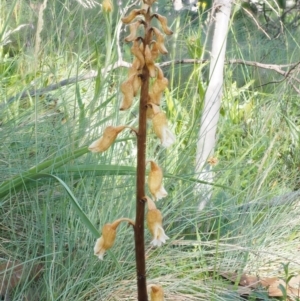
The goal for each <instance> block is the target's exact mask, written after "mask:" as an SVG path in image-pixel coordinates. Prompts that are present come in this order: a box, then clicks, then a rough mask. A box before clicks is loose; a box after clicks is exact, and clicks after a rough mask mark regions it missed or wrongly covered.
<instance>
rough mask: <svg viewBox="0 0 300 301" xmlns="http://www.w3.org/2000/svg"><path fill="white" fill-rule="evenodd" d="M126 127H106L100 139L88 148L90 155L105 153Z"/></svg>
mask: <svg viewBox="0 0 300 301" xmlns="http://www.w3.org/2000/svg"><path fill="white" fill-rule="evenodd" d="M126 127H127V126H126V125H120V126H108V127H107V128H106V129H105V130H104V132H103V135H102V137H101V138H100V139H98V140H96V141H94V142H93V143H92V144H91V145H90V146H89V150H90V151H91V152H92V153H98V152H104V151H106V150H107V149H108V148H109V147H110V146H111V145H112V144H113V143H114V141H115V140H116V138H117V136H118V134H119V133H120V132H121V131H123V130H124V129H125V128H126Z"/></svg>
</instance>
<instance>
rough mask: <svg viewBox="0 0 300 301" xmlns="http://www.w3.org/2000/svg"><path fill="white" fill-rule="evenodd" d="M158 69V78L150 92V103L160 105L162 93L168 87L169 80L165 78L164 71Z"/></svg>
mask: <svg viewBox="0 0 300 301" xmlns="http://www.w3.org/2000/svg"><path fill="white" fill-rule="evenodd" d="M156 68H157V77H156V80H155V81H154V83H153V85H152V87H151V90H150V92H149V98H150V102H152V103H154V104H156V105H159V104H160V99H161V96H162V92H163V91H164V90H165V89H166V88H167V87H168V84H169V80H168V79H167V78H166V77H164V73H163V71H162V70H161V69H160V68H159V67H158V66H156Z"/></svg>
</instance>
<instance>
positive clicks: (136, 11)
mask: <svg viewBox="0 0 300 301" xmlns="http://www.w3.org/2000/svg"><path fill="white" fill-rule="evenodd" d="M145 14H146V11H145V10H144V9H134V10H132V11H131V12H130V13H129V15H128V16H126V17H123V18H122V19H121V20H122V22H123V23H124V24H129V23H130V22H131V21H133V20H134V18H136V17H137V16H138V15H143V16H144V15H145Z"/></svg>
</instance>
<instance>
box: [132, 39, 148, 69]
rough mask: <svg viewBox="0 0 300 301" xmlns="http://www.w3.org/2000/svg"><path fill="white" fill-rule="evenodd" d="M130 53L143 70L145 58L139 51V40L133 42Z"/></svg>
mask: <svg viewBox="0 0 300 301" xmlns="http://www.w3.org/2000/svg"><path fill="white" fill-rule="evenodd" d="M131 53H132V54H133V55H134V56H135V57H136V58H137V59H138V60H139V61H140V68H143V67H144V65H145V58H144V55H143V52H142V50H141V49H140V44H139V38H138V39H135V40H134V41H133V44H132V47H131Z"/></svg>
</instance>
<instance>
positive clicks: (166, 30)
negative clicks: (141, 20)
mask: <svg viewBox="0 0 300 301" xmlns="http://www.w3.org/2000/svg"><path fill="white" fill-rule="evenodd" d="M153 16H154V17H156V18H157V19H158V21H159V22H160V24H161V28H162V30H163V31H164V33H165V34H167V35H171V34H173V31H172V30H171V29H170V28H169V27H168V24H167V23H168V21H167V18H166V17H164V16H162V15H159V14H154V15H153Z"/></svg>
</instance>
